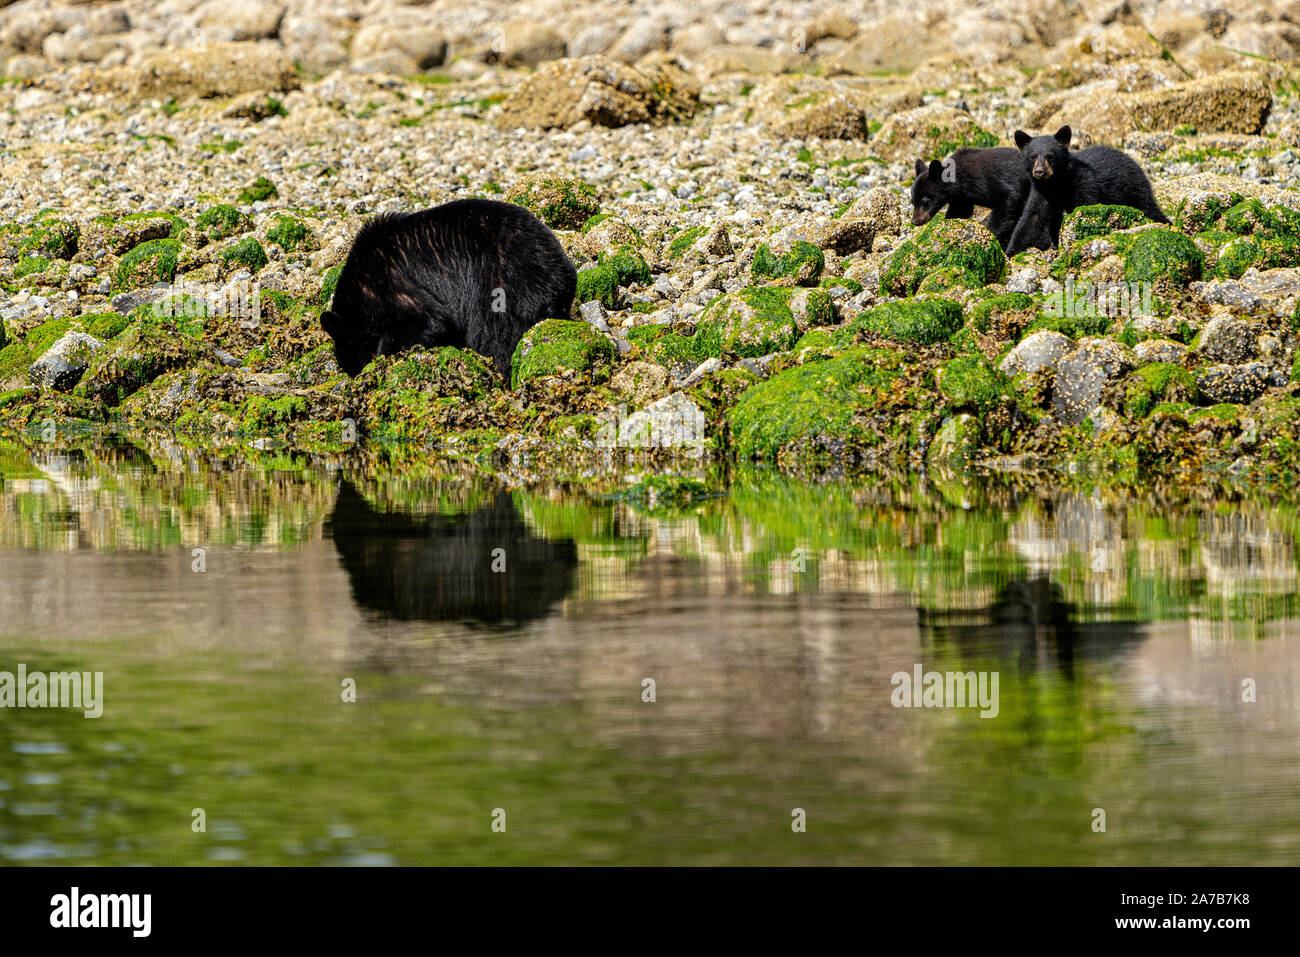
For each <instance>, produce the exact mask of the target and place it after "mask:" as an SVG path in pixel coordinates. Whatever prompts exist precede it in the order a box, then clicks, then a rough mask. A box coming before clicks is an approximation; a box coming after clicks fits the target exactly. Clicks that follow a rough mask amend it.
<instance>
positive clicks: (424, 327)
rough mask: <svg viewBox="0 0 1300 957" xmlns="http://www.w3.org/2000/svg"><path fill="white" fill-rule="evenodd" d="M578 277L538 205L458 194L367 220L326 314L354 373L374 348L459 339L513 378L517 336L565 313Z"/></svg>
mask: <svg viewBox="0 0 1300 957" xmlns="http://www.w3.org/2000/svg"><path fill="white" fill-rule="evenodd" d="M577 281H578V280H577V271H576V270H575V269H574V268H573V263H572V262H570V261H569V257H568V255H567V254H566V253H565V251H564V247H562V246H561V245H560V241H559V240H558V239H556V238H555V234H554V233H552V232H551V231H550V230H549V229H547V228H546V226H545V225H543V224H542V222H541V220H539V219H538V218H537V217H536V216H534V215H533V214H532V213H530V212H528V211H527V210H526V209H523V208H522V207H519V206H514V205H511V204H510V203H498V202H495V201H493V200H486V199H460V200H456V201H455V202H451V203H445V204H443V205H442V206H437V207H434V208H433V209H424V210H420V211H418V212H414V213H387V214H384V215H380V216H376V217H375V218H374V219H372V220H370V221H369V222H367V223H366V224H365V225H364V226H362V227H361V231H360V232H358V233H357V238H356V239H355V240H353V243H352V249H351V250H350V251H349V252H348V258H347V262H346V263H344V265H343V270H342V272H341V273H340V274H339V281H338V286H337V287H336V288H335V290H334V300H333V302H331V303H330V308H329V310H328V311H327V312H324V313H321V317H320V322H321V326H322V328H324V330H325V331H326V332H327V333H328V334H329V335H330V338H332V339H333V340H334V354H335V356H336V357H337V358H338V362H339V366H340V367H341V368H342V369H343V371H344V372H346V373H347V374H348V375H351V376H355V375H356V374H357V373H358V372H360V371H361V370H362V369H363V368H365V366H366V364H367V363H368V362H370V360H371V359H373V358H374V357H375V356H383V355H392V354H394V353H397V352H401V351H402V350H404V349H409V348H411V347H413V346H426V347H430V348H432V347H435V346H457V347H459V348H465V349H473V350H474V351H475V352H477V353H479V354H480V355H484V356H487V357H489V358H490V359H491V360H492V361H493V363H494V364H495V366H496V368H497V371H498V372H499V373H500V374H501V375H502V376H503V377H504V378H505V380H506V381H507V382H509V381H510V359H511V357H512V356H513V355H514V351H515V346H517V345H518V344H519V340H520V338H522V337H523V334H524V333H525V332H527V331H528V330H529V329H530V328H532V327H533V326H535V325H536V324H537V323H539V322H541V321H542V320H543V319H549V318H558V319H566V318H568V316H569V308H570V307H571V306H572V304H573V293H574V290H575V288H576V287H577Z"/></svg>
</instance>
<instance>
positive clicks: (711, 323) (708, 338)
mask: <svg viewBox="0 0 1300 957" xmlns="http://www.w3.org/2000/svg"><path fill="white" fill-rule="evenodd" d="M627 340H628V342H630V343H632V344H633V345H634V346H636V347H637V348H638V350H639V352H640V355H641V357H642V358H644V359H645V360H646V361H648V362H654V363H657V364H659V365H661V366H663V367H664V368H665V369H669V370H671V371H674V372H683V371H686V370H689V369H693V368H695V367H696V366H697V365H699V364H700V363H701V362H703V361H704V360H705V359H713V358H720V357H721V356H722V353H723V350H722V323H721V322H719V321H715V320H707V319H706V320H704V321H702V322H699V323H697V324H696V326H695V332H694V333H693V334H691V335H689V336H684V335H680V334H678V333H675V332H673V331H672V330H671V329H670V328H669V327H668V326H661V325H655V324H651V325H644V326H633V327H632V328H631V329H629V330H628V331H627Z"/></svg>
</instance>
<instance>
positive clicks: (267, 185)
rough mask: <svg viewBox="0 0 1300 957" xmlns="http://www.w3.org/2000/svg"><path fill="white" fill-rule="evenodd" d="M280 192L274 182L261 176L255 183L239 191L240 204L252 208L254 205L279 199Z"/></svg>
mask: <svg viewBox="0 0 1300 957" xmlns="http://www.w3.org/2000/svg"><path fill="white" fill-rule="evenodd" d="M279 198H280V191H279V190H278V189H276V186H275V184H274V183H273V182H271V181H270V180H269V179H267V178H266V177H265V176H259V177H257V179H255V180H253V182H251V183H249V184H248V185H247V186H246V187H244V188H243V189H242V190H240V191H239V202H241V203H243V204H244V205H245V206H251V205H252V204H253V203H261V202H265V201H266V200H268V199H279Z"/></svg>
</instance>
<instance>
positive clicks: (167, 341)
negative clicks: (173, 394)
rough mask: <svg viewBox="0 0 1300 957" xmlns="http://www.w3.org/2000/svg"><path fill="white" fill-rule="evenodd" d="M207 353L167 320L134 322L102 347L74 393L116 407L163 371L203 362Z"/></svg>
mask: <svg viewBox="0 0 1300 957" xmlns="http://www.w3.org/2000/svg"><path fill="white" fill-rule="evenodd" d="M208 358H209V352H208V350H207V349H205V348H204V347H203V345H202V344H201V343H200V342H199V341H198V340H196V339H193V338H192V337H190V336H187V335H185V333H183V332H181V331H180V330H179V329H177V328H176V327H175V326H174V325H172V324H171V323H168V322H153V323H149V322H143V321H136V322H134V323H132V325H131V326H130V328H128V329H127V330H126V331H125V332H123V333H121V334H120V335H119V336H118V337H117V338H116V339H115V340H114V341H113V342H112V343H110V344H109V347H108V348H106V349H103V350H101V351H100V352H99V353H98V354H97V355H96V356H95V358H94V360H93V361H92V362H91V364H90V366H89V368H87V369H86V374H85V375H84V376H82V378H81V381H80V382H79V383H78V384H77V388H76V390H75V394H76V395H79V396H83V397H85V398H88V399H99V400H100V401H102V402H103V403H104V404H105V405H108V406H115V405H119V404H121V402H122V401H123V400H124V399H126V398H127V397H128V396H130V395H132V394H133V393H135V392H136V391H138V390H140V389H142V388H144V387H145V386H147V385H148V384H149V383H150V382H152V381H153V380H154V379H156V378H158V377H159V376H160V375H162V374H163V373H165V372H171V371H172V370H174V369H181V368H185V367H188V366H193V365H197V364H200V363H202V362H203V361H205V360H207V359H208Z"/></svg>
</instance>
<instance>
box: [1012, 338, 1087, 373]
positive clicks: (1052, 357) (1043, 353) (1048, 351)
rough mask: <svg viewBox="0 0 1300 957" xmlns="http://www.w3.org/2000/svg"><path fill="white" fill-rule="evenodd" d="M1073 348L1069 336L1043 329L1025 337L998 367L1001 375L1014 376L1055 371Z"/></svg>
mask: <svg viewBox="0 0 1300 957" xmlns="http://www.w3.org/2000/svg"><path fill="white" fill-rule="evenodd" d="M1073 348H1074V343H1073V342H1071V341H1070V337H1069V336H1065V335H1062V334H1061V333H1059V332H1052V331H1050V330H1046V329H1044V330H1043V331H1042V332H1035V333H1034V334H1033V335H1032V336H1026V337H1025V338H1024V339H1023V340H1021V342H1020V343H1018V344H1017V345H1016V347H1015V348H1014V349H1012V350H1011V351H1010V352H1008V353H1007V354H1006V357H1005V358H1004V359H1003V360H1002V363H1001V364H1000V365H999V366H998V368H999V369H1001V370H1002V374H1003V375H1008V376H1015V375H1019V374H1020V373H1022V372H1037V371H1038V370H1040V369H1055V368H1056V365H1057V363H1058V362H1060V361H1061V358H1062V357H1063V356H1064V355H1066V353H1068V352H1069V351H1070V350H1071V349H1073Z"/></svg>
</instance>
